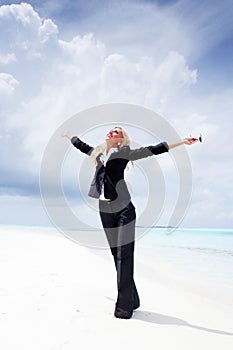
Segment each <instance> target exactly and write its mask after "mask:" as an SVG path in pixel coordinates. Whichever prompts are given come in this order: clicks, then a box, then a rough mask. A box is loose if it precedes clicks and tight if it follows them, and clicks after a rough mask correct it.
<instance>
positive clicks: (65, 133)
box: [61, 131, 72, 140]
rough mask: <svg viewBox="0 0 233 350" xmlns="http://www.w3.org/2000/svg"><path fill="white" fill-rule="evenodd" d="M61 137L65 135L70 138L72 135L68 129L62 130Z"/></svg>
mask: <svg viewBox="0 0 233 350" xmlns="http://www.w3.org/2000/svg"><path fill="white" fill-rule="evenodd" d="M61 137H67V138H68V139H69V140H71V138H72V136H71V135H70V133H69V131H65V132H63V134H61Z"/></svg>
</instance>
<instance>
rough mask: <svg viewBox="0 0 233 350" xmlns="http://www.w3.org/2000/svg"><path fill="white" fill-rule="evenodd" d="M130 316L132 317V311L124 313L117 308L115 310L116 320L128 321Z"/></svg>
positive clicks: (124, 311)
mask: <svg viewBox="0 0 233 350" xmlns="http://www.w3.org/2000/svg"><path fill="white" fill-rule="evenodd" d="M132 315H133V311H126V310H123V309H121V308H119V307H116V308H115V312H114V316H115V317H117V318H125V319H129V318H131V317H132Z"/></svg>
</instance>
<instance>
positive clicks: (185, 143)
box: [168, 137, 198, 149]
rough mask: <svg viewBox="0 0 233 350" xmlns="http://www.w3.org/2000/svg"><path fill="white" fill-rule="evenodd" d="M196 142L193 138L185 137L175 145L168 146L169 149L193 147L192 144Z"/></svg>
mask: <svg viewBox="0 0 233 350" xmlns="http://www.w3.org/2000/svg"><path fill="white" fill-rule="evenodd" d="M197 141H198V139H196V138H195V137H187V138H186V139H184V140H181V141H179V142H176V143H172V144H170V145H168V148H169V149H172V148H175V147H178V146H181V145H193V144H194V143H196V142H197Z"/></svg>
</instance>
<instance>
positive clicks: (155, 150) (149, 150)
mask: <svg viewBox="0 0 233 350" xmlns="http://www.w3.org/2000/svg"><path fill="white" fill-rule="evenodd" d="M168 151H169V147H168V144H167V142H161V143H159V144H157V145H155V146H146V147H140V148H136V149H129V150H128V152H127V159H129V160H137V159H142V158H146V157H150V156H153V155H157V154H161V153H164V152H168Z"/></svg>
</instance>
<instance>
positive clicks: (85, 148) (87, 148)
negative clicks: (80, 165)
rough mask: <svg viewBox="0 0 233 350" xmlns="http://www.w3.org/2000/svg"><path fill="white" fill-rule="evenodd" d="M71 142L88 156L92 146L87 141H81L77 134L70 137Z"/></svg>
mask: <svg viewBox="0 0 233 350" xmlns="http://www.w3.org/2000/svg"><path fill="white" fill-rule="evenodd" d="M71 142H72V144H73V145H74V147H76V148H77V149H79V150H80V151H81V152H83V153H86V154H87V155H88V156H90V155H91V152H92V151H93V149H94V147H91V146H90V145H88V144H87V143H85V142H83V141H81V140H80V139H79V138H78V137H77V136H74V137H72V139H71Z"/></svg>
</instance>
